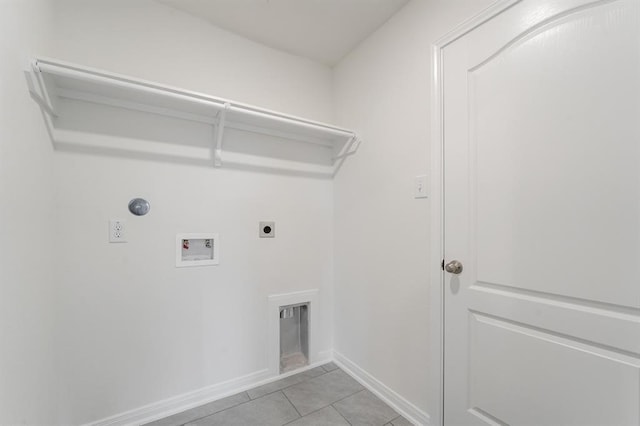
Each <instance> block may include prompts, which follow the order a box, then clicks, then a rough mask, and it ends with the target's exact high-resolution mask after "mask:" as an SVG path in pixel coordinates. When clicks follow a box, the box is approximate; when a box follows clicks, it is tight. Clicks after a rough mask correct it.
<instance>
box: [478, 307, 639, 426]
mask: <svg viewBox="0 0 640 426" xmlns="http://www.w3.org/2000/svg"><path fill="white" fill-rule="evenodd" d="M470 348H471V351H470V353H471V360H472V362H471V365H470V382H471V384H472V387H471V390H470V395H471V401H470V402H471V404H470V406H471V407H482V409H480V410H483V411H484V410H486V412H488V413H492V414H493V415H494V416H495V417H496V418H498V419H500V420H501V421H503V422H504V423H508V424H512V425H532V426H539V425H559V424H561V425H563V426H568V425H576V426H585V425H600V426H604V425H634V424H637V420H638V413H637V404H638V400H640V375H639V374H638V366H639V362H638V360H637V359H634V358H633V357H631V356H628V355H624V354H620V353H618V352H614V351H612V350H610V349H604V348H600V347H596V346H593V345H590V344H588V343H582V342H579V341H576V340H575V339H572V338H567V337H565V336H560V335H557V334H551V333H550V332H549V331H548V330H539V329H536V328H532V327H530V326H527V325H523V324H517V323H514V322H511V321H506V320H504V319H499V318H492V317H489V316H486V315H483V314H476V313H471V314H470ZM533 365H535V366H536V367H535V368H531V366H533ZM541 369H542V370H546V371H549V372H551V371H552V372H554V373H553V374H552V375H548V376H543V377H541V376H540V373H539V371H540V370H541ZM593 401H600V402H601V403H596V404H594V403H593ZM607 401H610V402H612V403H613V405H607ZM479 414H481V415H482V414H484V413H483V412H482V411H480V412H479ZM560 419H562V421H560Z"/></svg>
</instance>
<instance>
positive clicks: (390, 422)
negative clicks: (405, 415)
mask: <svg viewBox="0 0 640 426" xmlns="http://www.w3.org/2000/svg"><path fill="white" fill-rule="evenodd" d="M400 417H402V414H399V415H398V417H395V418H393V419H391V420H389V424H390V425H391V426H393V422H395V421H396V420H398V419H399V418H400Z"/></svg>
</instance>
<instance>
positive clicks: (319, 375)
mask: <svg viewBox="0 0 640 426" xmlns="http://www.w3.org/2000/svg"><path fill="white" fill-rule="evenodd" d="M316 368H320V369H321V370H323V371H324V368H322V366H318V367H316ZM307 371H311V370H307ZM304 373H306V371H303V372H302V373H298V374H304ZM327 373H328V371H324V372H323V373H322V374H318V375H317V376H313V377H307V378H306V379H304V380H301V381H299V382H297V383H293V384H290V385H289V386H285V387H283V388H281V389H276V390H273V391H271V392H269V393H265V394H264V395H260V396H258V397H256V398H251V396H250V395H249V392H248V391H250V390H253V389H257V388H261V387H262V386H269V385H271V384H273V383H277V382H278V380H276V381H274V382H271V383H267V384H266V385H262V386H258V387H255V388H251V389H248V390H247V395H248V396H249V399H250V400H251V401H254V400H256V399H259V398H262V397H263V396H267V395H271V394H272V393H276V392H280V391H283V390H285V389H289V388H290V387H292V386H295V385H299V384H300V383H304V382H308V381H309V380H313V379H315V378H318V377H322V376H324V375H325V374H327ZM295 376H296V375H295V374H294V375H293V376H289V377H295ZM289 377H285V378H284V379H280V380H287V379H288V378H289Z"/></svg>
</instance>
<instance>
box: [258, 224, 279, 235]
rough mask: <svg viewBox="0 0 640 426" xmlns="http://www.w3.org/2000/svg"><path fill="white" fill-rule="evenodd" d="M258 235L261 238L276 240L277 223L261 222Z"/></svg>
mask: <svg viewBox="0 0 640 426" xmlns="http://www.w3.org/2000/svg"><path fill="white" fill-rule="evenodd" d="M258 235H259V236H260V238H275V237H276V223H275V222H273V221H271V222H260V229H259V233H258Z"/></svg>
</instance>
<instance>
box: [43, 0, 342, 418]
mask: <svg viewBox="0 0 640 426" xmlns="http://www.w3.org/2000/svg"><path fill="white" fill-rule="evenodd" d="M55 14H56V15H55V16H56V21H55V37H54V46H53V49H51V51H50V52H49V53H48V55H49V56H52V57H55V58H58V59H62V60H67V61H71V62H76V63H80V64H85V65H89V66H94V67H98V68H102V69H106V70H110V71H115V72H120V73H125V74H129V75H133V76H138V77H142V78H146V79H150V80H154V81H159V82H162V83H165V84H170V85H175V86H178V87H184V88H188V89H193V90H197V91H201V92H205V93H210V94H213V95H219V96H223V97H227V98H231V99H233V100H239V101H244V102H249V103H253V104H256V105H260V106H264V107H267V108H272V109H276V110H281V111H284V112H291V113H294V114H296V115H302V116H307V117H309V118H312V119H317V120H331V116H332V108H331V90H330V87H331V86H330V84H331V71H330V70H329V69H328V68H325V67H324V66H321V65H317V64H314V63H313V62H310V61H308V60H306V59H302V58H297V57H294V56H291V55H288V54H284V53H281V52H277V51H275V50H272V49H269V48H266V47H262V46H260V45H258V44H255V43H252V42H249V41H246V40H243V39H241V38H239V37H237V36H234V35H231V34H229V33H227V32H224V31H222V30H219V29H216V28H214V27H212V26H210V25H209V24H207V23H205V22H204V21H201V20H199V19H196V18H193V17H190V16H188V15H185V14H182V13H180V12H176V11H174V10H172V9H170V8H168V7H165V6H162V5H160V4H157V3H155V2H152V1H135V2H132V1H129V0H118V1H113V0H109V1H106V0H105V1H91V2H87V1H84V0H59V1H56V2H55ZM53 183H54V186H55V193H56V200H55V202H56V210H55V211H56V214H55V222H56V237H57V239H56V262H57V267H56V278H57V281H58V288H57V301H56V306H57V315H58V321H57V335H56V341H57V344H58V346H57V353H58V359H57V369H58V371H59V374H60V376H61V379H60V388H59V391H58V395H59V401H58V404H59V406H60V407H61V409H60V410H61V411H60V417H59V418H58V423H62V424H77V423H81V422H86V421H91V420H97V419H99V418H102V417H105V416H108V415H113V414H117V413H122V412H124V411H126V410H129V409H133V408H137V407H140V406H143V405H145V404H148V403H152V402H156V401H160V400H162V399H165V398H169V397H172V396H176V395H180V394H183V393H186V392H189V391H193V390H197V389H200V388H203V387H205V386H208V385H212V384H216V383H220V382H223V381H226V380H230V379H234V378H237V377H239V376H244V375H247V374H250V373H254V372H257V371H260V370H263V369H266V368H267V367H268V365H267V353H266V348H267V341H266V339H267V325H268V321H267V306H268V302H267V296H268V295H269V294H278V293H285V292H291V291H297V290H305V289H311V288H319V289H320V302H321V304H322V306H323V307H324V309H323V311H322V317H323V319H322V321H323V323H324V322H327V323H328V324H330V322H331V316H330V315H331V309H330V308H331V306H330V301H331V297H332V296H331V275H332V256H331V250H332V225H331V223H332V208H333V207H332V206H333V201H332V198H333V190H332V183H331V181H328V180H320V179H312V178H304V177H293V176H284V175H277V174H267V173H252V172H248V171H238V170H230V169H224V168H223V169H214V168H212V167H195V166H192V165H191V166H190V165H184V164H177V163H170V162H160V161H149V160H143V159H132V158H126V157H124V158H123V157H108V156H98V155H91V154H80V153H74V152H62V151H58V152H56V153H55V155H54V179H53ZM136 196H141V197H145V198H147V199H148V200H149V201H150V202H151V212H150V213H149V215H148V216H145V217H133V216H132V215H130V214H129V213H128V212H127V203H128V201H129V200H130V199H131V198H133V197H136ZM110 218H123V219H126V220H127V227H128V234H129V235H128V238H129V242H128V243H126V244H109V243H108V238H107V237H108V233H107V224H108V220H109V219H110ZM260 220H275V221H276V235H277V236H276V238H275V239H272V240H269V239H258V236H257V234H258V221H260ZM177 232H219V234H220V241H221V252H220V257H221V263H220V265H219V266H215V267H201V268H181V269H176V268H175V258H174V256H175V254H174V250H175V249H174V247H175V235H176V233H177ZM312 309H313V307H312ZM318 339H319V344H320V349H321V350H327V349H329V348H330V329H329V326H328V325H326V326H324V327H323V328H322V329H321V333H320V335H319V336H318Z"/></svg>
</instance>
